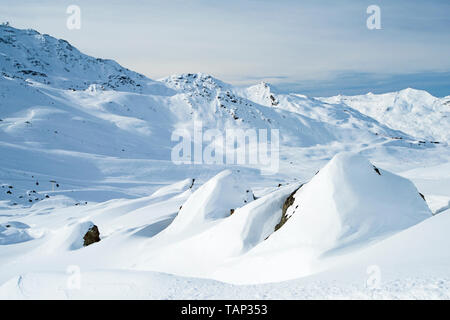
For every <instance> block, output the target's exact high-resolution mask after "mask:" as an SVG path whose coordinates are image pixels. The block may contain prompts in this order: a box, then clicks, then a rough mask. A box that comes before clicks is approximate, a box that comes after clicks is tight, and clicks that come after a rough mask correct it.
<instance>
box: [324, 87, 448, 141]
mask: <svg viewBox="0 0 450 320" xmlns="http://www.w3.org/2000/svg"><path fill="white" fill-rule="evenodd" d="M319 99H320V100H321V101H324V102H328V103H333V104H344V105H347V106H349V107H351V108H353V109H356V110H358V111H360V112H362V113H364V114H366V115H368V116H370V117H372V118H374V119H377V120H378V121H380V122H381V123H383V124H386V125H387V126H389V127H391V128H393V129H397V130H401V131H403V132H405V133H408V134H410V135H411V136H414V137H416V138H418V139H427V140H432V141H435V142H448V141H449V140H450V130H449V128H450V98H449V97H445V98H436V97H433V96H432V95H431V94H429V93H428V92H426V91H423V90H416V89H411V88H408V89H404V90H401V91H398V92H391V93H385V94H373V93H368V94H366V95H359V96H335V97H330V98H319Z"/></svg>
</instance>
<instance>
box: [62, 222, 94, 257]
mask: <svg viewBox="0 0 450 320" xmlns="http://www.w3.org/2000/svg"><path fill="white" fill-rule="evenodd" d="M92 227H94V223H93V222H92V221H84V222H80V223H77V224H75V225H74V226H70V229H71V232H70V236H69V238H68V239H67V242H68V244H69V250H78V249H81V248H83V247H84V239H83V237H84V236H85V235H86V233H87V232H88V231H89V230H90V229H91V228H92Z"/></svg>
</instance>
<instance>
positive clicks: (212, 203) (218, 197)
mask: <svg viewBox="0 0 450 320" xmlns="http://www.w3.org/2000/svg"><path fill="white" fill-rule="evenodd" d="M252 200H253V193H252V192H251V189H250V188H249V187H248V186H246V184H245V182H244V181H242V178H241V176H240V175H239V174H238V173H237V172H234V171H231V170H225V171H222V172H220V173H219V174H217V175H216V176H215V177H213V178H212V179H210V180H209V181H207V182H206V183H205V184H203V185H202V186H201V187H200V188H198V189H197V190H196V191H195V192H194V193H193V194H192V195H191V196H190V197H189V198H188V200H187V201H186V203H184V204H183V206H182V208H181V210H180V212H179V213H178V216H177V217H176V218H175V220H174V221H173V223H172V224H171V225H170V226H169V228H168V229H167V231H170V232H180V231H181V230H185V229H187V230H188V231H195V230H199V229H200V230H201V229H202V227H203V226H205V225H207V224H208V223H209V222H213V221H215V220H219V219H223V218H226V217H229V216H230V210H231V209H236V208H239V207H242V206H244V205H245V204H247V203H249V202H250V201H252Z"/></svg>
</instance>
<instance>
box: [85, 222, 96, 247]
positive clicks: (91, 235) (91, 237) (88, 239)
mask: <svg viewBox="0 0 450 320" xmlns="http://www.w3.org/2000/svg"><path fill="white" fill-rule="evenodd" d="M83 240H84V242H83V246H85V247H87V246H88V245H90V244H93V243H96V242H99V241H100V231H98V227H97V226H96V225H95V224H94V225H93V226H92V227H90V228H89V229H88V231H87V232H86V234H85V235H84V237H83Z"/></svg>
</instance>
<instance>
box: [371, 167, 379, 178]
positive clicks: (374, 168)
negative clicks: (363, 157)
mask: <svg viewBox="0 0 450 320" xmlns="http://www.w3.org/2000/svg"><path fill="white" fill-rule="evenodd" d="M372 166H373V170H375V172H376V173H378V175H379V176H381V172H380V170H378V168H377V167H375V166H374V165H372Z"/></svg>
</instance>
